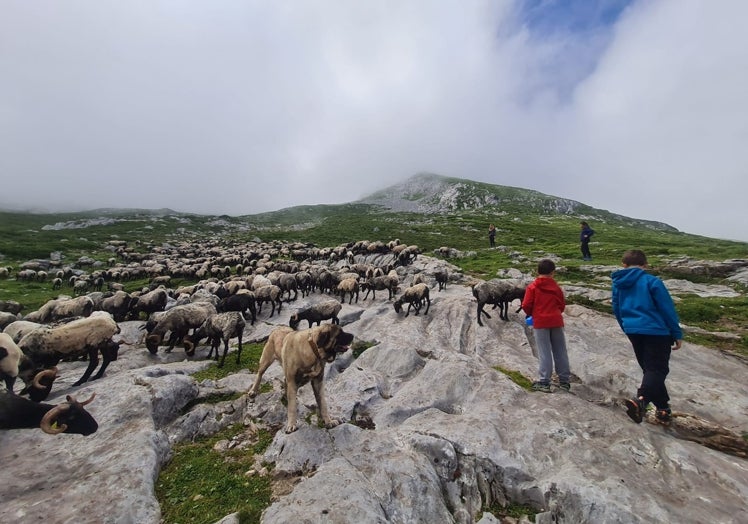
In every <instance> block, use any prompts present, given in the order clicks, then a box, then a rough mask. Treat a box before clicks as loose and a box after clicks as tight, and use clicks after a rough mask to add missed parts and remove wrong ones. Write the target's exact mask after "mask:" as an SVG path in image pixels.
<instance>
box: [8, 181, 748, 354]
mask: <svg viewBox="0 0 748 524" xmlns="http://www.w3.org/2000/svg"><path fill="white" fill-rule="evenodd" d="M419 210H420V211H419ZM580 220H586V221H588V222H589V223H590V225H591V226H592V227H593V228H594V229H595V231H596V234H595V236H594V237H593V243H592V245H591V249H592V253H593V256H594V264H595V265H596V266H600V265H602V266H618V265H619V262H620V257H621V254H622V253H623V251H624V250H626V249H629V248H639V249H643V250H644V251H645V252H646V253H647V254H648V256H649V257H650V264H651V265H652V266H653V270H654V272H655V273H659V274H660V275H661V276H663V277H678V278H681V277H683V275H670V274H667V273H664V272H663V271H662V267H663V265H664V264H665V263H666V262H668V261H670V260H674V259H678V258H683V257H687V258H690V259H696V260H710V261H724V260H727V259H734V258H746V256H747V255H748V243H745V242H733V241H726V240H718V239H712V238H707V237H703V236H697V235H691V234H687V233H682V232H679V231H677V230H675V229H674V228H673V227H671V226H669V225H667V224H662V223H658V222H651V221H644V220H638V219H635V218H631V217H624V216H621V215H616V214H613V213H610V212H608V211H605V210H600V209H594V208H592V207H590V206H586V205H584V204H582V203H579V202H574V201H571V200H568V199H561V198H557V197H553V196H551V195H544V194H542V193H538V192H536V191H530V190H525V189H521V188H512V187H506V186H496V185H491V184H484V183H478V182H471V181H468V180H462V179H454V178H446V177H440V176H436V175H417V176H414V177H411V178H410V179H408V180H407V181H406V182H405V183H403V184H399V185H397V186H393V187H391V188H386V189H383V190H381V191H378V192H377V193H375V194H373V195H371V196H369V197H367V198H365V199H362V200H361V201H359V202H354V203H347V204H339V205H307V206H297V207H291V208H286V209H281V210H278V211H274V212H270V213H262V214H257V215H246V216H238V217H231V216H226V215H222V216H206V215H195V214H184V213H177V212H174V211H171V210H169V209H162V210H155V211H149V210H127V209H121V210H111V209H109V210H95V211H87V212H80V213H61V214H29V213H8V212H0V266H10V267H15V268H17V267H19V266H20V265H21V264H22V263H23V262H26V261H29V260H33V259H48V258H50V257H51V254H52V253H58V254H59V255H60V257H61V261H62V264H73V263H74V262H75V261H77V260H78V259H79V258H80V257H82V256H89V257H92V258H94V259H95V260H99V261H102V262H103V261H106V260H107V259H108V258H110V257H111V256H112V247H111V246H108V245H107V242H109V241H111V240H120V241H126V242H127V243H128V245H138V246H139V248H138V250H139V251H142V252H148V251H150V250H151V249H153V248H154V247H158V246H160V245H162V244H164V243H169V244H178V243H181V242H195V243H198V244H200V243H204V242H219V243H224V244H226V245H236V244H242V243H245V242H249V241H256V240H259V241H264V242H267V241H273V240H278V241H285V242H300V243H304V244H314V245H316V246H318V247H331V246H337V245H340V244H345V243H348V242H352V241H357V240H370V241H375V240H381V241H384V242H387V241H389V240H392V239H395V238H397V239H400V241H401V242H403V243H406V244H416V245H418V246H419V247H420V248H421V251H422V252H423V253H426V254H433V253H434V250H436V249H438V248H440V247H442V246H445V247H450V248H453V249H456V250H458V251H460V252H461V253H463V254H464V256H463V257H460V258H455V259H451V260H450V262H452V263H454V264H455V265H457V266H459V267H461V268H462V269H463V270H464V271H465V272H466V273H467V274H469V275H473V276H475V277H479V278H492V277H493V276H495V274H496V271H497V270H498V269H501V268H509V267H515V268H518V269H520V270H522V271H523V272H526V273H531V272H532V271H533V270H534V266H535V261H536V260H537V259H538V258H539V257H542V256H553V257H558V259H559V263H558V265H559V266H560V271H559V275H560V278H561V279H562V280H566V281H567V282H574V283H581V284H584V283H585V282H590V283H592V282H595V283H596V285H600V283H599V279H598V275H597V274H596V273H594V272H592V271H591V270H590V269H589V264H588V263H584V264H585V265H583V261H582V260H581V256H580V252H579V243H578V237H579V221H580ZM490 223H494V224H496V227H497V236H496V244H497V246H499V247H498V249H495V250H492V249H488V237H487V230H488V225H489V224H490ZM688 278H689V279H691V280H693V279H699V280H700V281H703V282H708V283H724V282H723V280H722V279H721V277H710V276H708V275H699V276H693V275H689V276H688ZM142 284H143V282H133V283H131V284H128V285H130V286H132V287H133V289H137V287H136V286H141V285H142ZM730 285H731V286H732V287H733V288H735V287H736V286H737V287H740V286H739V284H734V283H730ZM741 291H742V296H741V298H739V299H699V298H698V297H693V298H692V299H690V298H689V299H688V300H684V301H683V302H681V303H680V304H679V311H680V312H681V315H682V316H685V317H686V318H691V317H693V318H694V321H697V322H699V319H706V320H704V321H700V324H701V325H704V326H705V327H707V328H709V329H732V330H733V331H734V330H735V329H738V330H739V331H740V333H741V334H742V337H743V338H742V340H741V341H740V342H739V343H738V344H735V343H725V342H719V343H720V344H722V345H727V346H730V347H733V348H734V347H735V346H742V348H743V349H745V348H748V342H746V340H747V339H746V333H745V327H744V326H746V325H748V303H746V298H745V289H742V290H741ZM56 294H57V292H56V291H53V290H52V289H51V284H50V283H49V282H46V283H37V282H17V281H15V280H14V279H13V278H11V279H9V280H5V281H0V300H8V299H13V300H18V301H19V302H21V303H22V304H24V305H25V306H27V309H26V311H29V310H32V309H35V308H36V307H38V306H39V305H40V304H41V303H43V302H44V301H46V300H47V299H49V298H52V297H54V296H55V295H56ZM592 306H593V307H597V308H599V309H605V308H606V307H607V306H605V305H600V304H592ZM689 321H691V320H689Z"/></svg>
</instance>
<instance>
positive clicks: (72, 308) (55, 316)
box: [49, 295, 94, 322]
mask: <svg viewBox="0 0 748 524" xmlns="http://www.w3.org/2000/svg"><path fill="white" fill-rule="evenodd" d="M93 310H94V301H93V299H92V298H91V297H89V296H85V295H84V296H80V297H75V298H70V299H67V300H57V301H56V302H55V305H54V307H53V308H52V311H50V313H49V320H50V321H52V322H54V321H55V320H61V319H64V318H72V317H87V316H89V315H90V314H91V313H92V312H93Z"/></svg>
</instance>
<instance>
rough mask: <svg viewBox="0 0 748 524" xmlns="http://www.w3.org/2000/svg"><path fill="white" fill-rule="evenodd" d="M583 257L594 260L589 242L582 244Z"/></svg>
mask: <svg viewBox="0 0 748 524" xmlns="http://www.w3.org/2000/svg"><path fill="white" fill-rule="evenodd" d="M582 256H583V257H584V258H592V253H590V243H589V242H582Z"/></svg>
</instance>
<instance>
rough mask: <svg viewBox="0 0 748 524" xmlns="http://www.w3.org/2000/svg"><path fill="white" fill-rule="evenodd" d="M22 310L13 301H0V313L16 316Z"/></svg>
mask: <svg viewBox="0 0 748 524" xmlns="http://www.w3.org/2000/svg"><path fill="white" fill-rule="evenodd" d="M22 310H23V306H22V305H21V304H19V303H18V302H16V301H15V300H0V311H5V312H6V313H12V314H13V315H18V314H19V313H20V312H21V311H22Z"/></svg>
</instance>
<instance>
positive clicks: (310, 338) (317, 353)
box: [308, 335, 325, 360]
mask: <svg viewBox="0 0 748 524" xmlns="http://www.w3.org/2000/svg"><path fill="white" fill-rule="evenodd" d="M308 340H309V346H310V347H311V348H312V351H313V352H314V356H315V357H317V359H318V360H325V359H324V358H322V355H320V354H319V348H318V347H317V344H316V343H315V342H314V340H312V335H309V339H308Z"/></svg>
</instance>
